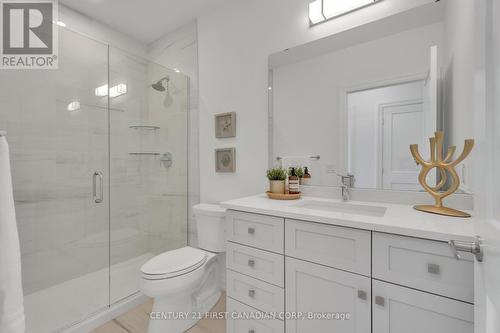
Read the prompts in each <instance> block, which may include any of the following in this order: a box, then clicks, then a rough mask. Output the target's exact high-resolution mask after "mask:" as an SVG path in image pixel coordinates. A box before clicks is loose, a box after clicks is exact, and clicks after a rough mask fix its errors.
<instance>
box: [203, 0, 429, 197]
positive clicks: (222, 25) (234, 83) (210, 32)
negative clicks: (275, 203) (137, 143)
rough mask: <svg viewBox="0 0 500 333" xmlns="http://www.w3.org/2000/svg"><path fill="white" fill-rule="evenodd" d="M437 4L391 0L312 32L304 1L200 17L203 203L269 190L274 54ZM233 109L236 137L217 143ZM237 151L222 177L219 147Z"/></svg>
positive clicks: (239, 4) (237, 6)
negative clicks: (221, 118)
mask: <svg viewBox="0 0 500 333" xmlns="http://www.w3.org/2000/svg"><path fill="white" fill-rule="evenodd" d="M430 2H432V0H385V1H382V2H380V3H378V4H376V5H373V6H370V7H369V8H365V9H364V10H362V11H358V12H355V13H352V14H350V15H346V16H343V17H340V18H338V19H336V20H332V21H329V22H327V23H324V24H320V25H318V26H315V27H313V28H310V27H309V22H308V1H305V0H274V1H266V0H255V1H236V2H229V3H228V4H227V5H225V6H223V7H219V8H217V9H216V10H212V11H210V12H207V13H205V14H203V15H201V16H200V17H199V20H198V41H199V71H200V169H201V171H200V178H201V181H200V192H201V200H202V201H220V200H225V199H230V198H234V197H238V196H244V195H250V194H255V193H259V192H262V191H263V190H264V189H265V186H266V180H265V178H264V172H265V169H266V168H267V165H268V160H267V159H268V155H267V115H268V114H267V80H268V77H267V68H268V64H267V61H268V60H267V59H268V56H269V54H271V53H274V52H277V51H280V50H283V49H285V48H288V47H291V46H295V45H299V44H303V43H306V42H309V41H312V40H315V39H318V38H321V37H325V36H328V35H331V34H334V33H338V32H340V31H344V30H347V29H350V28H352V27H355V26H358V25H360V24H364V23H367V22H371V21H374V20H377V19H380V18H383V17H386V16H388V15H391V14H394V13H398V12H401V11H403V10H406V9H409V8H413V7H416V6H419V5H423V4H427V3H430ZM228 111H236V112H237V114H238V120H237V137H236V138H234V139H225V140H216V139H215V137H214V125H213V115H214V114H216V113H220V112H228ZM232 146H234V147H236V156H237V166H236V168H237V171H236V173H235V174H216V173H215V166H214V149H215V148H221V147H232Z"/></svg>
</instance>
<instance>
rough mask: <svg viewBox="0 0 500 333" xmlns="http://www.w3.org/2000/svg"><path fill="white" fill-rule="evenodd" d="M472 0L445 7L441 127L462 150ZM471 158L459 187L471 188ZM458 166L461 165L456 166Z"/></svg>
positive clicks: (468, 133)
mask: <svg viewBox="0 0 500 333" xmlns="http://www.w3.org/2000/svg"><path fill="white" fill-rule="evenodd" d="M474 24H475V22H474V1H470V0H453V1H448V2H447V3H446V9H445V28H444V29H445V41H446V44H445V52H446V53H445V55H444V64H443V68H442V70H443V73H442V74H443V82H444V84H443V90H444V91H443V96H444V101H443V107H444V130H445V135H446V137H447V144H448V145H456V146H457V152H458V153H460V152H461V151H462V147H463V145H464V139H468V138H472V137H473V126H472V124H473V114H474V113H473V112H472V110H473V107H474V105H473V103H474V56H475V48H474V47H472V45H474V43H475V38H476V37H475V36H474V32H475V25H474ZM470 162H471V159H470V158H469V159H467V160H465V162H464V163H463V165H464V166H465V168H466V170H465V171H464V170H460V171H459V175H461V176H465V177H463V178H465V179H462V187H463V189H465V190H472V189H473V184H472V182H471V180H470V179H469V178H471V177H469V174H471V171H472V170H469V169H471V168H472V163H470ZM459 168H461V167H460V166H459Z"/></svg>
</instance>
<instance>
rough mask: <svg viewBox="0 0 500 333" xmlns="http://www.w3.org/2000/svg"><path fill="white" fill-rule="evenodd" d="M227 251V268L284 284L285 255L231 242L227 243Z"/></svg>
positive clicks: (281, 285)
mask: <svg viewBox="0 0 500 333" xmlns="http://www.w3.org/2000/svg"><path fill="white" fill-rule="evenodd" d="M226 251H227V252H226V266H227V268H229V269H231V270H233V271H236V272H238V273H243V274H246V275H249V276H251V277H254V278H256V279H259V280H263V281H266V282H269V283H272V284H274V285H276V286H278V287H283V286H284V274H285V273H284V270H285V258H284V256H283V255H280V254H276V253H271V252H267V251H262V250H258V249H254V248H251V247H248V246H244V245H239V244H235V243H231V242H228V243H227V249H226Z"/></svg>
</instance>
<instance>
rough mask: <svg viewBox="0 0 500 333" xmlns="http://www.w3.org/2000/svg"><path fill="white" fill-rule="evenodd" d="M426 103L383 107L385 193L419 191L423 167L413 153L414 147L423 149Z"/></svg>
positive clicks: (406, 102)
mask: <svg viewBox="0 0 500 333" xmlns="http://www.w3.org/2000/svg"><path fill="white" fill-rule="evenodd" d="M423 105H424V104H423V101H422V100H416V101H402V102H396V103H390V104H382V105H380V107H379V110H380V111H379V112H380V118H381V127H382V130H381V137H382V138H381V143H382V153H381V154H380V155H381V156H382V174H381V180H380V182H381V184H382V188H383V189H384V190H419V189H420V188H421V187H420V185H419V183H418V174H419V168H418V166H417V165H416V163H415V161H414V160H413V157H412V156H411V154H410V148H409V147H410V145H411V144H414V143H416V144H418V145H419V147H422V146H423V144H424V140H423V138H424V137H425V115H424V112H423V110H424V109H423Z"/></svg>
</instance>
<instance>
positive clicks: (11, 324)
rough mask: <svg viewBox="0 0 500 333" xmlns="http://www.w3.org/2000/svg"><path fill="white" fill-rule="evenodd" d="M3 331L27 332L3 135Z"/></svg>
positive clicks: (0, 186)
mask: <svg viewBox="0 0 500 333" xmlns="http://www.w3.org/2000/svg"><path fill="white" fill-rule="evenodd" d="M0 263H1V264H0V332H2V333H24V332H25V330H26V324H25V320H24V305H23V287H22V279H21V253H20V250H19V235H18V233H17V225H16V212H15V209H14V195H13V193H12V178H11V173H10V161H9V146H8V145H7V140H6V139H5V137H4V136H0Z"/></svg>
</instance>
